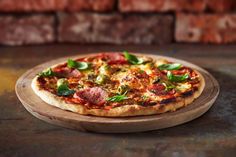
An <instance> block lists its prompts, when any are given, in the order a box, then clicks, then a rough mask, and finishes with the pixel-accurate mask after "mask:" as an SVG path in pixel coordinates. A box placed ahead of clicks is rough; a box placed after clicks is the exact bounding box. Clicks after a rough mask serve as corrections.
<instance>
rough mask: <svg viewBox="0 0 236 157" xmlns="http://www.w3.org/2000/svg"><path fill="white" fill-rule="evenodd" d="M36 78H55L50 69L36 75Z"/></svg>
mask: <svg viewBox="0 0 236 157" xmlns="http://www.w3.org/2000/svg"><path fill="white" fill-rule="evenodd" d="M38 76H42V77H47V76H55V73H54V72H53V71H52V69H51V68H48V69H46V70H44V71H42V72H40V73H39V74H38Z"/></svg>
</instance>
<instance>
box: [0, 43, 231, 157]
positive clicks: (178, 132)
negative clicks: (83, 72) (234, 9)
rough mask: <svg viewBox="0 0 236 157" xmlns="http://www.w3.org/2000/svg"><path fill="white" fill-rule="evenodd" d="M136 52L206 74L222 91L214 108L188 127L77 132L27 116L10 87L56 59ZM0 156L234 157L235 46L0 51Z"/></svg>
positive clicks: (51, 47)
mask: <svg viewBox="0 0 236 157" xmlns="http://www.w3.org/2000/svg"><path fill="white" fill-rule="evenodd" d="M123 50H128V51H135V52H141V53H151V54H158V55H166V56H171V57H176V58H179V59H184V60H187V61H190V62H192V63H194V64H197V65H199V66H201V67H203V68H205V69H206V70H208V71H209V72H210V73H211V74H212V75H213V76H214V77H215V78H216V79H217V80H218V82H219V84H220V87H221V91H220V94H219V97H218V98H217V100H216V102H215V104H214V105H213V107H212V108H211V109H210V110H209V111H208V112H207V113H206V114H204V115H203V116H201V117H200V118H197V119H195V120H193V121H191V122H188V123H185V124H182V125H179V126H176V127H172V128H167V129H162V130H156V131H149V132H142V133H130V134H98V133H88V132H79V131H75V130H70V129H65V128H62V127H58V126H54V125H51V124H48V123H46V122H44V121H41V120H39V119H37V118H35V117H33V116H32V115H31V114H29V113H28V112H27V111H26V110H25V108H24V107H23V106H22V104H21V103H20V101H19V100H18V99H17V97H16V94H15V90H14V86H15V82H16V80H17V78H19V77H20V76H21V75H22V74H23V73H24V72H25V71H26V70H28V69H30V68H32V67H34V66H35V65H37V64H40V63H43V62H46V61H49V60H52V59H54V58H58V57H64V56H68V55H76V54H78V53H90V52H98V51H123ZM0 107H1V109H0V156H11V157H13V156H23V157H27V156H34V157H42V156H43V157H51V156H70V157H73V156H99V157H100V156H114V157H121V156H127V157H129V156H174V157H179V156H188V157H195V156H214V157H218V156H235V154H236V45H223V46H214V45H197V44H196V45H185V44H181V45H180V44H178V45H166V46H143V45H139V46H132V45H126V46H113V45H76V44H60V45H44V46H24V47H0Z"/></svg>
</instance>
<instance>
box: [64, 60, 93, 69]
mask: <svg viewBox="0 0 236 157" xmlns="http://www.w3.org/2000/svg"><path fill="white" fill-rule="evenodd" d="M67 66H68V67H69V68H76V69H78V70H85V69H88V68H89V64H88V63H86V62H76V61H74V60H72V59H68V60H67Z"/></svg>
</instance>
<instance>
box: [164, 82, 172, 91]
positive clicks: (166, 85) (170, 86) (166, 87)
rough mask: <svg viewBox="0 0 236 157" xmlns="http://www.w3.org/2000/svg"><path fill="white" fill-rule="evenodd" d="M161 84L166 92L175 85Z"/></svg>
mask: <svg viewBox="0 0 236 157" xmlns="http://www.w3.org/2000/svg"><path fill="white" fill-rule="evenodd" d="M162 84H163V85H164V86H165V90H166V91H169V90H171V89H174V88H175V85H173V84H170V83H165V82H163V83H162Z"/></svg>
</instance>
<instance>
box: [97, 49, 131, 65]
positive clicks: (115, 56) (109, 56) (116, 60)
mask: <svg viewBox="0 0 236 157" xmlns="http://www.w3.org/2000/svg"><path fill="white" fill-rule="evenodd" d="M101 58H102V59H105V60H106V61H107V63H108V64H110V65H111V64H127V63H128V62H127V60H126V59H125V57H124V55H123V54H121V53H117V52H116V53H112V52H111V53H103V54H101Z"/></svg>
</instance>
